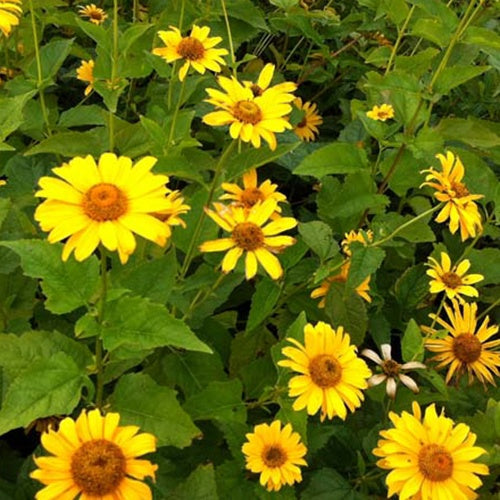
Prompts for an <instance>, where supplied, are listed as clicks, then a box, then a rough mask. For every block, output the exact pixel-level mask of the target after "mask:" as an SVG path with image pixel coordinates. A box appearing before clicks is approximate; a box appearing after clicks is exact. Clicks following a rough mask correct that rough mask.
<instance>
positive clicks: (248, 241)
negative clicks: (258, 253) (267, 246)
mask: <svg viewBox="0 0 500 500" xmlns="http://www.w3.org/2000/svg"><path fill="white" fill-rule="evenodd" d="M232 237H233V240H234V241H235V242H236V245H237V246H239V247H240V248H243V249H244V250H255V249H257V248H260V247H262V246H263V245H264V233H263V232H262V229H261V228H260V227H259V226H257V224H254V223H253V222H241V223H240V224H237V225H236V226H235V228H234V229H233V233H232Z"/></svg>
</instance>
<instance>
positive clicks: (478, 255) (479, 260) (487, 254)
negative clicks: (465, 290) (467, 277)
mask: <svg viewBox="0 0 500 500" xmlns="http://www.w3.org/2000/svg"><path fill="white" fill-rule="evenodd" d="M467 259H469V260H470V262H471V268H470V269H469V273H474V274H482V275H483V276H484V280H483V281H480V282H479V283H478V285H479V286H484V285H491V284H495V285H496V284H498V283H500V266H499V265H498V263H499V262H500V250H499V249H498V248H483V249H481V250H477V249H475V248H474V249H472V250H471V251H470V252H469V253H468V255H467Z"/></svg>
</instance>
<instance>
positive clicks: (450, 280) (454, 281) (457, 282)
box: [441, 273, 462, 289]
mask: <svg viewBox="0 0 500 500" xmlns="http://www.w3.org/2000/svg"><path fill="white" fill-rule="evenodd" d="M441 281H442V282H443V283H444V284H445V285H446V286H447V287H448V288H452V289H455V288H458V287H459V286H461V285H462V278H460V276H459V275H458V274H456V273H444V274H443V275H442V276H441Z"/></svg>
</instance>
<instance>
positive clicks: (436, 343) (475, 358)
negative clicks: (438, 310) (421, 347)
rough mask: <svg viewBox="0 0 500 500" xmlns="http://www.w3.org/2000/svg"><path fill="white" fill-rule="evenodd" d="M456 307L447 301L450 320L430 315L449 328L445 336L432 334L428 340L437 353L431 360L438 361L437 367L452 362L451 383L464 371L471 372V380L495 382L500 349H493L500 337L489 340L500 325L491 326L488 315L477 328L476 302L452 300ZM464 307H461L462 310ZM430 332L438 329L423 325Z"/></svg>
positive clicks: (449, 371)
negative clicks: (450, 305)
mask: <svg viewBox="0 0 500 500" xmlns="http://www.w3.org/2000/svg"><path fill="white" fill-rule="evenodd" d="M452 304H453V309H451V307H449V306H447V305H445V306H444V309H445V311H446V314H447V315H448V318H449V323H448V322H446V321H445V320H443V319H441V318H439V317H437V316H436V315H435V314H429V316H430V318H432V319H434V320H435V321H437V322H438V323H439V324H440V325H441V326H442V327H443V328H444V329H445V330H446V331H447V332H448V335H447V336H446V337H445V338H444V339H438V338H431V339H428V340H426V341H425V347H426V348H427V349H428V350H429V351H431V352H437V353H438V354H437V355H436V356H434V357H433V358H432V361H436V362H439V364H438V365H437V369H439V368H443V367H444V366H447V365H449V369H448V373H447V374H446V382H447V383H448V382H449V381H450V380H451V378H452V377H453V375H455V376H456V377H457V378H458V377H460V376H461V375H462V374H463V373H464V372H467V373H468V375H469V384H470V383H472V381H473V380H474V376H476V377H477V378H478V380H480V381H481V382H482V383H483V384H484V385H486V382H489V383H490V384H493V385H496V384H495V380H494V378H493V375H492V374H494V375H496V376H497V377H498V376H499V375H500V371H499V370H498V368H499V367H500V353H499V352H496V351H492V350H491V349H493V348H494V347H497V346H499V345H500V340H491V341H489V342H486V341H487V340H488V339H489V338H491V337H492V336H493V335H495V333H497V332H498V326H497V325H495V326H488V323H489V321H490V318H489V317H488V316H486V318H485V319H484V321H483V323H482V324H481V326H480V327H479V328H478V329H477V331H476V328H477V323H478V320H477V317H476V313H477V304H476V303H472V304H467V303H464V304H461V305H460V304H459V303H458V301H456V300H452ZM460 307H462V311H460ZM422 330H423V331H424V332H426V333H427V334H432V335H435V334H436V330H434V329H433V328H429V327H425V326H424V327H422Z"/></svg>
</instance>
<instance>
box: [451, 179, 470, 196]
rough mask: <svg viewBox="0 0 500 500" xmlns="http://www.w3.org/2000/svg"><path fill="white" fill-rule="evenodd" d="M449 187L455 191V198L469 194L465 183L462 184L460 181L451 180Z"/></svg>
mask: <svg viewBox="0 0 500 500" xmlns="http://www.w3.org/2000/svg"><path fill="white" fill-rule="evenodd" d="M451 189H453V191H455V196H456V197H457V198H462V197H464V196H469V194H470V192H469V190H468V189H467V186H466V185H465V184H462V183H461V182H452V183H451Z"/></svg>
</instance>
